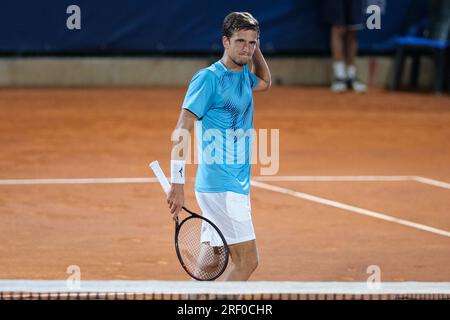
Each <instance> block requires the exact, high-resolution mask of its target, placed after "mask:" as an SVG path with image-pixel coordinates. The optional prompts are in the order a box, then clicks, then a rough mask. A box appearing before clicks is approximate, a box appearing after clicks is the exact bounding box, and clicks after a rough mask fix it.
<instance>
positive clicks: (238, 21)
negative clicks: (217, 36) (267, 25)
mask: <svg viewBox="0 0 450 320" xmlns="http://www.w3.org/2000/svg"><path fill="white" fill-rule="evenodd" d="M239 30H254V31H256V33H257V34H258V36H259V22H258V20H256V19H255V17H253V16H252V15H251V14H250V13H248V12H232V13H230V14H229V15H227V16H226V17H225V19H224V20H223V35H224V36H226V37H228V38H231V37H232V36H233V33H234V32H236V31H239Z"/></svg>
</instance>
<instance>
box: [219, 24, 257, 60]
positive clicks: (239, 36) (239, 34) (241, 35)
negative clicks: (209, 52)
mask: <svg viewBox="0 0 450 320" xmlns="http://www.w3.org/2000/svg"><path fill="white" fill-rule="evenodd" d="M257 40H258V34H257V33H256V31H253V30H239V31H236V32H234V33H233V36H232V37H231V38H227V37H225V36H224V37H223V46H224V47H225V49H226V53H227V55H228V57H229V58H230V59H231V60H232V61H233V62H234V63H235V64H237V65H239V66H244V65H246V64H247V63H249V62H250V61H251V59H252V57H253V53H254V52H255V49H256V42H257Z"/></svg>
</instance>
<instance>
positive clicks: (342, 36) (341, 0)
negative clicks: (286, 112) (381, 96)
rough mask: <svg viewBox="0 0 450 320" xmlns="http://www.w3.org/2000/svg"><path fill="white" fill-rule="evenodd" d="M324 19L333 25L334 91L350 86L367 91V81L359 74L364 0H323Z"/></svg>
mask: <svg viewBox="0 0 450 320" xmlns="http://www.w3.org/2000/svg"><path fill="white" fill-rule="evenodd" d="M321 4H322V15H323V20H324V22H325V23H326V24H327V25H330V27H331V43H330V44H331V54H332V58H333V73H334V79H333V82H332V83H331V91H333V92H344V91H347V90H348V89H350V90H353V91H355V92H358V93H362V92H366V91H367V85H366V84H365V83H363V82H362V81H361V80H359V79H358V77H357V75H356V65H355V61H356V56H357V53H358V30H360V29H361V28H362V0H322V3H321Z"/></svg>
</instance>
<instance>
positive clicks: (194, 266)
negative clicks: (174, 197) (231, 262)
mask: <svg viewBox="0 0 450 320" xmlns="http://www.w3.org/2000/svg"><path fill="white" fill-rule="evenodd" d="M186 211H188V210H186ZM188 212H189V213H190V214H191V215H190V216H188V217H187V218H185V219H184V220H183V221H182V222H181V223H179V220H178V217H177V220H176V228H175V249H176V253H177V257H178V260H179V261H180V263H181V266H182V267H183V269H184V270H185V271H186V272H187V273H188V274H189V275H190V276H191V277H192V278H194V279H196V280H199V281H212V280H215V279H217V278H218V277H220V276H221V275H222V274H223V272H224V271H225V269H226V267H227V265H228V259H229V249H228V245H227V242H226V240H225V238H224V236H223V235H222V233H221V232H220V230H219V228H218V227H217V226H216V225H215V224H214V223H212V222H211V221H210V220H208V219H206V218H204V217H202V216H201V215H198V214H196V213H193V212H191V211H188ZM202 230H203V232H202ZM202 234H203V236H202Z"/></svg>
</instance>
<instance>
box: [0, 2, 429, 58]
mask: <svg viewBox="0 0 450 320" xmlns="http://www.w3.org/2000/svg"><path fill="white" fill-rule="evenodd" d="M364 1H369V2H377V1H378V2H380V1H381V2H383V0H364ZM411 1H413V0H384V2H385V12H384V14H383V15H382V20H381V27H382V28H381V30H367V29H366V28H364V29H363V30H362V31H361V32H360V34H359V38H360V48H361V49H362V50H363V51H366V52H380V51H386V50H389V49H390V47H391V44H390V43H391V42H390V40H392V38H393V37H394V36H396V35H398V34H399V32H400V31H401V29H402V26H403V23H404V21H405V17H406V12H407V8H408V6H409V4H410V2H411ZM319 2H320V1H318V0H316V1H315V0H297V1H295V0H278V1H276V0H246V1H242V0H227V1H213V0H192V1H188V0H166V1H161V0H155V1H144V0H121V1H118V0H71V1H67V0H39V1H32V0H28V1H26V0H0V4H1V8H0V53H18V54H22V53H29V52H35V53H36V52H38V53H42V54H51V53H58V52H85V53H117V52H119V53H120V52H122V53H132V52H161V53H180V52H194V53H196V52H211V51H220V50H221V39H220V36H221V25H222V20H223V18H224V16H225V15H226V14H228V13H229V12H231V11H249V12H251V13H253V15H254V16H255V17H256V18H257V19H258V20H259V21H260V24H261V43H262V47H263V49H264V50H265V52H266V53H271V52H272V53H279V52H291V53H309V52H325V51H327V50H328V48H329V41H328V36H329V34H328V28H327V27H326V26H325V25H323V24H322V23H321V16H320V10H319ZM419 2H421V3H422V6H423V4H425V3H426V0H423V1H419ZM71 4H76V5H78V6H79V7H80V8H81V30H76V31H71V30H68V29H67V28H66V20H67V17H68V16H69V15H68V14H67V13H66V8H67V7H68V6H69V5H71ZM419 12H420V13H421V14H422V15H424V14H425V10H420V11H419ZM362 14H363V15H364V16H366V17H367V15H365V13H364V12H362ZM419 18H420V17H419Z"/></svg>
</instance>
